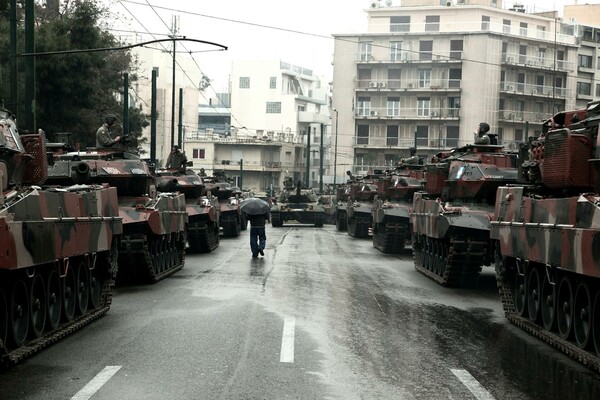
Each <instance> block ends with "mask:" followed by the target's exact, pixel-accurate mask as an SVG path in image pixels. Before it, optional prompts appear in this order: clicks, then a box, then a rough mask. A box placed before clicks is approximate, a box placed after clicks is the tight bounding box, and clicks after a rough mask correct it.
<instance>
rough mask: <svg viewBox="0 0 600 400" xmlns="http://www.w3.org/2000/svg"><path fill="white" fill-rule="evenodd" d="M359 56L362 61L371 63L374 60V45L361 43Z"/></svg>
mask: <svg viewBox="0 0 600 400" xmlns="http://www.w3.org/2000/svg"><path fill="white" fill-rule="evenodd" d="M358 48H359V49H358V54H359V59H360V61H371V60H372V59H373V43H372V42H360V43H359V44H358Z"/></svg>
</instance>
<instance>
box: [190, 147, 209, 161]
mask: <svg viewBox="0 0 600 400" xmlns="http://www.w3.org/2000/svg"><path fill="white" fill-rule="evenodd" d="M192 158H193V159H194V160H204V159H205V158H206V149H192Z"/></svg>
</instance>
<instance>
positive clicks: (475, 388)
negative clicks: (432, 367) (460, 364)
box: [450, 369, 494, 400]
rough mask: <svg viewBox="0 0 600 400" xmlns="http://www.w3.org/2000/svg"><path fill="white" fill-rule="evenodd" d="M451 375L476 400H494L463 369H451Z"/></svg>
mask: <svg viewBox="0 0 600 400" xmlns="http://www.w3.org/2000/svg"><path fill="white" fill-rule="evenodd" d="M450 371H452V373H453V374H454V375H456V377H457V378H458V379H459V380H460V381H461V382H462V383H463V385H465V386H466V387H467V389H469V391H470V392H471V394H473V396H475V398H476V399H477V400H494V397H493V396H492V395H491V394H490V392H488V391H487V390H485V388H484V387H483V386H481V385H480V384H479V382H477V380H476V379H475V378H473V375H471V374H470V373H468V372H467V371H465V370H464V369H451V370H450Z"/></svg>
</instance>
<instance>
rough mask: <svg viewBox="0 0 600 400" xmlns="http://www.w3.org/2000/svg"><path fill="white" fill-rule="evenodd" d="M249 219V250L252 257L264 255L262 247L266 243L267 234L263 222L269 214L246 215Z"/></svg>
mask: <svg viewBox="0 0 600 400" xmlns="http://www.w3.org/2000/svg"><path fill="white" fill-rule="evenodd" d="M247 218H248V220H249V221H250V250H252V258H256V257H258V255H259V254H260V255H261V256H264V255H265V253H264V251H263V250H264V249H265V246H266V245H267V235H266V233H265V223H266V222H267V221H269V214H268V213H266V214H259V215H248V216H247Z"/></svg>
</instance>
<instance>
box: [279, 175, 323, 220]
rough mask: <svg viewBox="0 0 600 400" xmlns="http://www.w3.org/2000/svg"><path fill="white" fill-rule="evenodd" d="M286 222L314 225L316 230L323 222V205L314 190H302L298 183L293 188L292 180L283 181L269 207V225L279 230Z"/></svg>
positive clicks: (300, 184) (300, 183)
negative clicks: (281, 187) (279, 190)
mask: <svg viewBox="0 0 600 400" xmlns="http://www.w3.org/2000/svg"><path fill="white" fill-rule="evenodd" d="M286 221H297V222H299V223H301V224H314V225H315V226H316V227H318V228H321V227H323V223H324V221H325V211H324V209H323V205H322V204H319V198H318V196H317V194H316V193H315V192H314V190H312V189H303V188H302V182H300V181H298V183H297V184H296V185H295V186H294V181H293V179H292V178H286V179H285V181H284V187H283V190H281V192H280V193H279V195H278V196H277V197H276V199H275V201H274V203H273V205H272V206H271V225H272V226H273V227H275V228H279V227H282V226H283V224H284V223H285V222H286Z"/></svg>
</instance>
